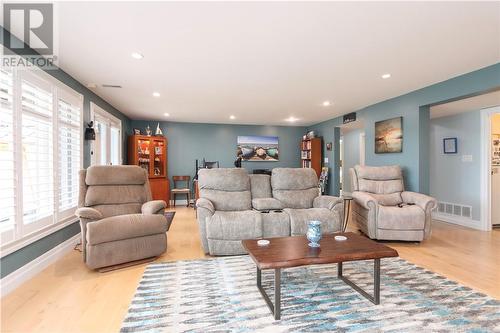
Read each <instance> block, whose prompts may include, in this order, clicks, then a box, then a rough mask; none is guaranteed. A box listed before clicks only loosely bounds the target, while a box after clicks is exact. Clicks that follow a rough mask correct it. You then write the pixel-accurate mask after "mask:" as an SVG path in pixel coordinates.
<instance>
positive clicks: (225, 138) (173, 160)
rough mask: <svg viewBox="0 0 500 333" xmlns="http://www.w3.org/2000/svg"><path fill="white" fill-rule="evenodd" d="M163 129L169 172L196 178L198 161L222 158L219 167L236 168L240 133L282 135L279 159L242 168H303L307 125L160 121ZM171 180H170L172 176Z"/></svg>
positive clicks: (136, 125)
mask: <svg viewBox="0 0 500 333" xmlns="http://www.w3.org/2000/svg"><path fill="white" fill-rule="evenodd" d="M157 124H158V122H154V121H136V120H133V121H132V128H138V129H140V130H141V131H142V132H144V129H145V128H146V126H148V125H149V127H151V129H153V130H154V129H156V126H157ZM160 128H161V129H162V131H163V134H164V135H165V136H166V137H167V139H168V175H169V177H170V178H171V177H172V176H181V175H188V176H191V177H193V176H194V174H195V160H196V159H198V160H199V161H200V162H201V160H202V159H203V158H205V159H206V160H207V161H219V162H220V167H224V168H232V167H234V160H235V159H236V138H237V136H238V135H267V136H278V137H279V161H278V162H242V167H243V168H245V169H247V170H249V171H250V172H251V171H252V170H253V169H272V168H276V167H300V148H299V147H300V141H301V139H302V135H304V133H305V128H304V127H291V126H257V125H232V124H198V123H181V122H166V121H162V122H160ZM170 180H171V179H170Z"/></svg>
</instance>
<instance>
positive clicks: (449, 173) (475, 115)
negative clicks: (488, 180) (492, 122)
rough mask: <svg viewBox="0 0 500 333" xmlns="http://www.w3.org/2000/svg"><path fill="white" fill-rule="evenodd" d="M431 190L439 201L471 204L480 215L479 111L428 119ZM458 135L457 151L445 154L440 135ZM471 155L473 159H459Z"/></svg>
mask: <svg viewBox="0 0 500 333" xmlns="http://www.w3.org/2000/svg"><path fill="white" fill-rule="evenodd" d="M429 137H430V141H431V146H430V156H429V157H430V193H431V195H432V196H433V197H435V198H436V199H437V200H438V201H444V202H450V203H457V204H462V205H469V206H472V219H474V220H479V219H480V205H481V200H480V199H481V188H480V175H481V161H480V152H481V113H480V112H479V111H472V112H467V113H462V114H457V115H453V116H448V117H442V118H436V119H432V120H431V122H430V136H429ZM450 137H451V138H453V137H455V138H457V140H458V153H457V154H444V153H443V139H444V138H450ZM462 155H472V162H462Z"/></svg>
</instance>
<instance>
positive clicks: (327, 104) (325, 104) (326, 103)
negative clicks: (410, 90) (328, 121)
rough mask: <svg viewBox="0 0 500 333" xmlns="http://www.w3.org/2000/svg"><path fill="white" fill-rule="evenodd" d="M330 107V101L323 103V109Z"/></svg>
mask: <svg viewBox="0 0 500 333" xmlns="http://www.w3.org/2000/svg"><path fill="white" fill-rule="evenodd" d="M330 105H332V102H330V101H324V102H323V106H325V107H326V106H330Z"/></svg>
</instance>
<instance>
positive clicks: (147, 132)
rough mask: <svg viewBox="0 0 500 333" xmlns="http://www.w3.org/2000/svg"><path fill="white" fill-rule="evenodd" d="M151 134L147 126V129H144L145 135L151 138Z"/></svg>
mask: <svg viewBox="0 0 500 333" xmlns="http://www.w3.org/2000/svg"><path fill="white" fill-rule="evenodd" d="M151 133H152V132H151V128H150V127H149V125H148V127H146V135H147V136H151Z"/></svg>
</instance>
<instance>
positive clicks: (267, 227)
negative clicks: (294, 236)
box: [261, 212, 290, 238]
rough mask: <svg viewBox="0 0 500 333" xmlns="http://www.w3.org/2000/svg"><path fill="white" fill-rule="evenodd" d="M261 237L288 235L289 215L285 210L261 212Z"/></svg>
mask: <svg viewBox="0 0 500 333" xmlns="http://www.w3.org/2000/svg"><path fill="white" fill-rule="evenodd" d="M261 217H262V237H264V238H266V237H286V236H290V216H289V215H288V214H287V213H285V212H281V213H278V212H269V213H262V214H261Z"/></svg>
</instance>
